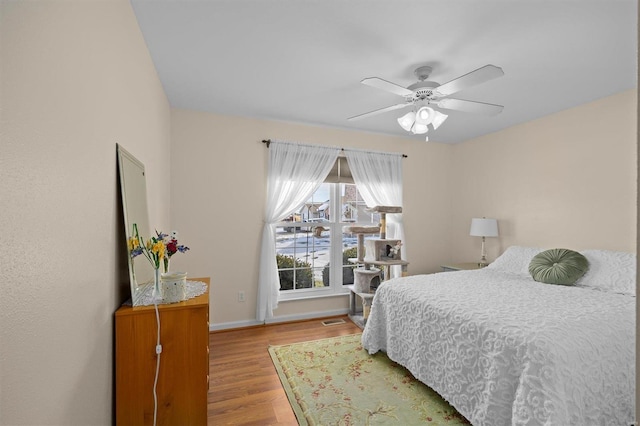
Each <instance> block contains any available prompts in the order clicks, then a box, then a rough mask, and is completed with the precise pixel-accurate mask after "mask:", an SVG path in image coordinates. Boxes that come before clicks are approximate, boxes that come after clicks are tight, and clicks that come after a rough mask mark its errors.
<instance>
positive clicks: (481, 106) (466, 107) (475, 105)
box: [436, 98, 504, 115]
mask: <svg viewBox="0 0 640 426" xmlns="http://www.w3.org/2000/svg"><path fill="white" fill-rule="evenodd" d="M436 105H438V106H439V107H440V108H444V109H453V110H456V111H464V112H472V113H476V114H484V115H498V114H500V113H501V112H502V109H503V108H504V107H503V106H502V105H494V104H486V103H484V102H474V101H465V100H462V99H451V98H447V99H441V100H439V101H438V102H437V103H436Z"/></svg>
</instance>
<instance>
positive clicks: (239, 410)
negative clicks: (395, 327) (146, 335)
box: [208, 315, 362, 426]
mask: <svg viewBox="0 0 640 426" xmlns="http://www.w3.org/2000/svg"><path fill="white" fill-rule="evenodd" d="M333 318H341V319H343V320H344V321H345V323H344V324H338V325H329V326H325V325H323V324H322V321H324V320H326V319H327V318H322V319H314V320H309V321H301V322H293V323H284V324H271V325H265V326H259V327H250V328H244V329H238V330H230V331H220V332H213V333H210V334H209V348H210V352H209V374H210V379H209V380H210V386H209V396H208V423H209V425H216V426H218V425H256V426H257V425H260V426H263V425H297V424H298V423H297V422H296V418H295V416H294V414H293V411H292V410H291V406H290V405H289V401H288V400H287V396H286V394H285V393H284V390H283V389H282V385H281V384H280V379H279V378H278V374H277V373H276V370H275V367H274V366H273V363H272V361H271V357H270V356H269V352H268V348H269V346H270V345H283V344H287V343H294V342H304V341H309V340H317V339H324V338H327V337H335V336H342V335H346V334H354V333H360V332H361V331H362V330H360V328H358V326H356V325H355V324H354V323H353V322H351V320H349V318H348V317H347V316H346V315H345V316H343V317H333ZM333 318H332V319H333Z"/></svg>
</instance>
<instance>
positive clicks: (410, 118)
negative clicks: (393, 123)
mask: <svg viewBox="0 0 640 426" xmlns="http://www.w3.org/2000/svg"><path fill="white" fill-rule="evenodd" d="M415 121H416V113H415V112H413V111H411V112H408V113H406V114H405V115H403V116H402V117H400V118H398V124H399V125H400V127H402V128H403V129H405V130H406V131H407V132H410V131H411V127H412V126H413V123H415Z"/></svg>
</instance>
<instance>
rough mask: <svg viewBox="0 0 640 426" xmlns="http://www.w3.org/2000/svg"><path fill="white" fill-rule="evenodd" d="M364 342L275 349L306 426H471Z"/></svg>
mask: <svg viewBox="0 0 640 426" xmlns="http://www.w3.org/2000/svg"><path fill="white" fill-rule="evenodd" d="M361 336H362V335H361V334H354V335H349V336H341V337H334V338H330V339H322V340H315V341H311V342H303V343H293V344H290V345H282V346H271V347H270V348H269V353H270V354H271V359H272V360H273V363H274V365H275V367H276V370H277V371H278V375H279V376H280V381H281V382H282V386H283V387H284V389H285V391H286V393H287V397H288V398H289V402H290V403H291V407H292V408H293V411H294V412H295V414H296V417H297V419H298V422H299V423H300V424H301V425H382V424H397V425H422V424H429V425H461V424H469V422H468V421H467V420H466V419H465V418H464V417H462V416H461V415H460V414H459V413H458V412H457V411H456V410H455V409H454V408H453V407H451V406H450V405H449V404H448V403H447V402H446V401H445V400H444V399H442V398H441V397H440V396H439V395H438V394H437V393H435V392H434V391H433V390H431V389H430V388H429V387H427V386H425V385H424V384H423V383H421V382H419V381H418V380H416V379H415V378H414V377H413V376H412V375H411V373H409V372H408V371H407V370H406V369H405V368H403V367H401V366H400V365H398V364H396V363H395V362H393V361H391V360H390V359H389V358H387V356H386V355H385V354H384V353H382V352H378V353H377V354H375V355H369V354H368V353H367V351H365V350H364V349H363V348H362V345H361V344H360V339H361Z"/></svg>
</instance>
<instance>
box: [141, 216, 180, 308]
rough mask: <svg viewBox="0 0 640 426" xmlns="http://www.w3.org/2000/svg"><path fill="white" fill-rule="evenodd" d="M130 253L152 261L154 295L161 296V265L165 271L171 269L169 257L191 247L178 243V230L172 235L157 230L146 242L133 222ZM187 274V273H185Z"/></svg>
mask: <svg viewBox="0 0 640 426" xmlns="http://www.w3.org/2000/svg"><path fill="white" fill-rule="evenodd" d="M128 246H129V253H130V256H131V259H132V260H133V259H134V258H136V257H137V256H140V255H143V256H144V257H146V258H147V260H148V261H149V262H150V263H151V266H152V267H153V269H154V287H153V291H154V297H159V296H160V295H161V294H162V293H161V291H160V285H159V283H160V267H161V266H162V267H163V268H164V271H165V273H166V272H168V271H169V259H170V258H171V256H173V255H174V254H176V253H177V252H181V253H184V252H185V251H187V250H189V247H187V246H184V245H179V244H178V239H177V232H175V231H174V232H173V233H172V235H171V236H169V235H168V234H163V233H162V232H158V231H156V235H155V236H154V237H151V238H149V239H148V240H147V241H146V242H145V240H144V239H143V238H142V237H141V236H140V233H139V232H138V225H137V224H135V223H134V224H133V235H132V236H131V238H129V241H128ZM185 275H186V274H185Z"/></svg>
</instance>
